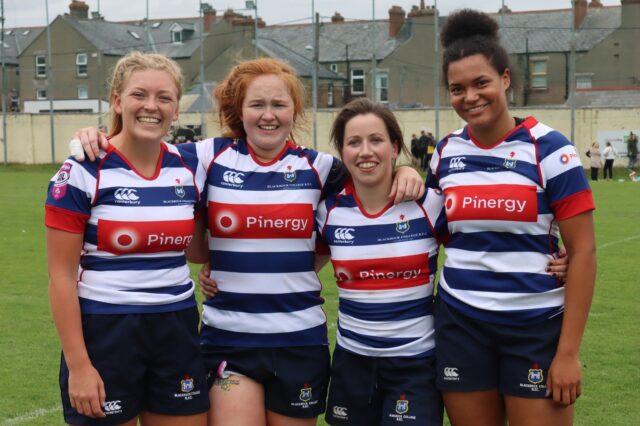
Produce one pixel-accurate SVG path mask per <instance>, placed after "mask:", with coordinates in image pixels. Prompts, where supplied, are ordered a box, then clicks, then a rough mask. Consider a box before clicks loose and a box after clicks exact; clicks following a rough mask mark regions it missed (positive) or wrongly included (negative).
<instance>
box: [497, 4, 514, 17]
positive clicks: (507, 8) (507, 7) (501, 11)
mask: <svg viewBox="0 0 640 426" xmlns="http://www.w3.org/2000/svg"><path fill="white" fill-rule="evenodd" d="M498 13H499V14H503V13H504V14H505V15H506V14H507V13H512V12H511V9H509V6H507V5H506V4H505V5H504V6H502V7H501V8H500V10H498Z"/></svg>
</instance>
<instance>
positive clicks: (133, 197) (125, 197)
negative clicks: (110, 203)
mask: <svg viewBox="0 0 640 426" xmlns="http://www.w3.org/2000/svg"><path fill="white" fill-rule="evenodd" d="M114 197H115V198H116V200H120V201H138V200H139V199H140V197H138V195H137V194H136V190H135V189H131V188H118V189H116V192H115V194H114Z"/></svg>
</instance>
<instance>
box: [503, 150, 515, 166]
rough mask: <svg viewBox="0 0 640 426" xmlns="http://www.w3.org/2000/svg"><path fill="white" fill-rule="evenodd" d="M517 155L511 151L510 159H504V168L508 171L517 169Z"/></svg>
mask: <svg viewBox="0 0 640 426" xmlns="http://www.w3.org/2000/svg"><path fill="white" fill-rule="evenodd" d="M515 156H516V153H515V152H513V151H511V152H510V155H509V158H505V159H504V164H503V165H504V167H505V168H507V169H515V168H516V164H517V162H518V160H516V159H515Z"/></svg>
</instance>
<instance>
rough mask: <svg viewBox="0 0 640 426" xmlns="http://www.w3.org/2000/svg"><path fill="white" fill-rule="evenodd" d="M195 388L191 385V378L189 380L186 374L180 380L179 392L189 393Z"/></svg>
mask: <svg viewBox="0 0 640 426" xmlns="http://www.w3.org/2000/svg"><path fill="white" fill-rule="evenodd" d="M194 388H195V386H194V384H193V378H191V377H190V376H189V375H188V374H185V375H184V378H183V379H182V380H180V390H181V391H182V392H185V393H186V392H191V391H192V390H193V389H194Z"/></svg>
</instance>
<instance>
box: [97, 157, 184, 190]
mask: <svg viewBox="0 0 640 426" xmlns="http://www.w3.org/2000/svg"><path fill="white" fill-rule="evenodd" d="M165 155H169V154H167V153H165ZM183 171H184V172H186V173H184V172H183ZM176 177H183V179H181V184H182V185H185V184H192V182H193V175H192V174H191V172H190V171H187V170H186V169H184V168H183V167H166V168H164V169H162V170H161V171H160V173H159V174H158V176H157V177H156V178H155V179H142V178H141V177H140V176H139V175H138V174H137V173H136V172H135V171H133V170H127V169H120V168H115V169H102V170H100V189H102V190H104V189H108V188H120V187H132V188H156V187H168V188H171V187H173V186H174V185H175V184H176V181H175V179H176ZM187 179H188V180H187Z"/></svg>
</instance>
